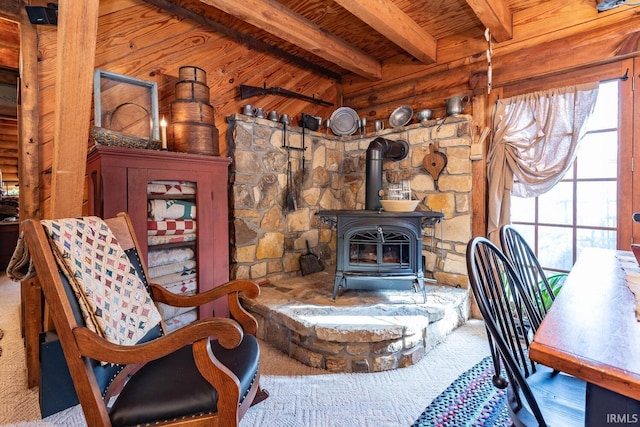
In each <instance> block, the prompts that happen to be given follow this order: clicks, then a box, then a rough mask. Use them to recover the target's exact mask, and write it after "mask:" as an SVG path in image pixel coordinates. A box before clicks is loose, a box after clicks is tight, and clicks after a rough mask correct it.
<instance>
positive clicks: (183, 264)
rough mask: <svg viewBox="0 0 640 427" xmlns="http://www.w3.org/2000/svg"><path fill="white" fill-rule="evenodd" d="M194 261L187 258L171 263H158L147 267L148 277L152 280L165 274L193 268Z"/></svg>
mask: <svg viewBox="0 0 640 427" xmlns="http://www.w3.org/2000/svg"><path fill="white" fill-rule="evenodd" d="M195 268H196V261H195V260H193V259H192V260H187V261H179V262H173V263H171V264H164V265H159V266H157V267H149V277H150V278H151V279H152V280H153V279H155V278H156V277H161V276H166V275H167V274H173V273H182V272H184V271H191V270H195Z"/></svg>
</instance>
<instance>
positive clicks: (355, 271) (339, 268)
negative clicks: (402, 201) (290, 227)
mask: <svg viewBox="0 0 640 427" xmlns="http://www.w3.org/2000/svg"><path fill="white" fill-rule="evenodd" d="M318 215H319V216H320V217H321V218H322V219H323V220H324V221H325V222H329V223H332V224H333V225H335V226H336V230H337V231H336V232H337V254H336V277H335V282H334V286H333V298H334V299H335V298H336V297H337V294H338V290H339V289H340V288H344V289H364V290H373V289H398V290H400V289H415V290H416V291H418V290H420V291H421V292H422V294H423V297H424V298H425V300H426V292H425V287H424V281H425V277H424V271H423V266H422V234H423V233H422V231H423V229H424V228H426V227H433V226H434V225H435V224H436V223H438V222H439V221H440V220H441V219H442V217H443V216H444V215H443V214H442V213H440V212H403V213H399V212H384V211H371V210H325V211H320V212H318ZM426 280H430V279H426Z"/></svg>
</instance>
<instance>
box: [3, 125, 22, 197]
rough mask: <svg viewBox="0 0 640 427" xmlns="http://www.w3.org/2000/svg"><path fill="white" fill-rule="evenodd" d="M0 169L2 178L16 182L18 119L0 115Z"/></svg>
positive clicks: (12, 182) (10, 182)
mask: <svg viewBox="0 0 640 427" xmlns="http://www.w3.org/2000/svg"><path fill="white" fill-rule="evenodd" d="M0 170H2V180H3V181H4V182H7V183H9V184H11V185H15V184H17V183H18V120H17V119H15V118H9V117H0Z"/></svg>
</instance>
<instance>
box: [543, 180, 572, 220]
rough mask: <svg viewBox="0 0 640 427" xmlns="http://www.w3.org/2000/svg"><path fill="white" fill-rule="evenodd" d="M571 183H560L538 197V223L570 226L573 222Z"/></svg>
mask: <svg viewBox="0 0 640 427" xmlns="http://www.w3.org/2000/svg"><path fill="white" fill-rule="evenodd" d="M571 184H572V183H571V182H564V181H561V182H559V183H558V184H556V186H555V187H553V188H552V189H551V190H549V191H548V192H546V193H545V194H543V195H542V196H539V197H538V203H539V207H538V209H539V213H538V215H539V217H538V221H539V222H541V223H544V224H571V223H572V222H573V214H572V211H573V200H572V198H573V191H572V186H571Z"/></svg>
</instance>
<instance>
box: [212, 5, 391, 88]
mask: <svg viewBox="0 0 640 427" xmlns="http://www.w3.org/2000/svg"><path fill="white" fill-rule="evenodd" d="M200 1H201V2H202V3H205V4H208V5H209V6H213V7H215V8H217V9H220V10H222V11H223V12H226V13H228V14H230V15H232V16H235V17H236V18H238V19H241V20H242V21H245V22H248V23H250V24H251V25H254V26H256V27H258V28H260V29H262V30H264V31H267V32H268V33H271V34H273V35H275V36H277V37H279V38H281V39H283V40H285V41H287V42H289V43H292V44H294V45H296V46H299V47H301V48H302V49H305V50H307V51H309V52H311V53H313V54H314V55H317V56H319V57H321V58H323V59H325V60H327V61H329V62H332V63H334V64H336V65H339V66H340V67H342V68H344V69H345V70H349V71H351V72H353V73H355V74H357V75H359V76H362V77H365V78H367V79H370V80H380V79H381V78H382V65H381V64H380V61H378V60H377V59H375V58H373V57H372V56H369V55H367V54H366V53H364V52H362V51H361V50H359V49H358V48H356V47H355V46H352V45H350V44H348V43H347V42H345V41H344V40H342V39H340V38H338V37H336V36H334V35H332V34H329V33H327V32H326V31H325V30H323V29H322V28H321V27H320V26H318V25H316V24H314V23H313V22H312V21H310V20H308V19H306V18H305V17H303V16H301V15H299V14H297V13H295V12H293V11H292V10H290V9H287V8H286V7H284V6H283V5H282V4H280V3H278V2H276V1H274V0H242V1H237V2H236V1H234V2H230V1H228V0H200Z"/></svg>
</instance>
